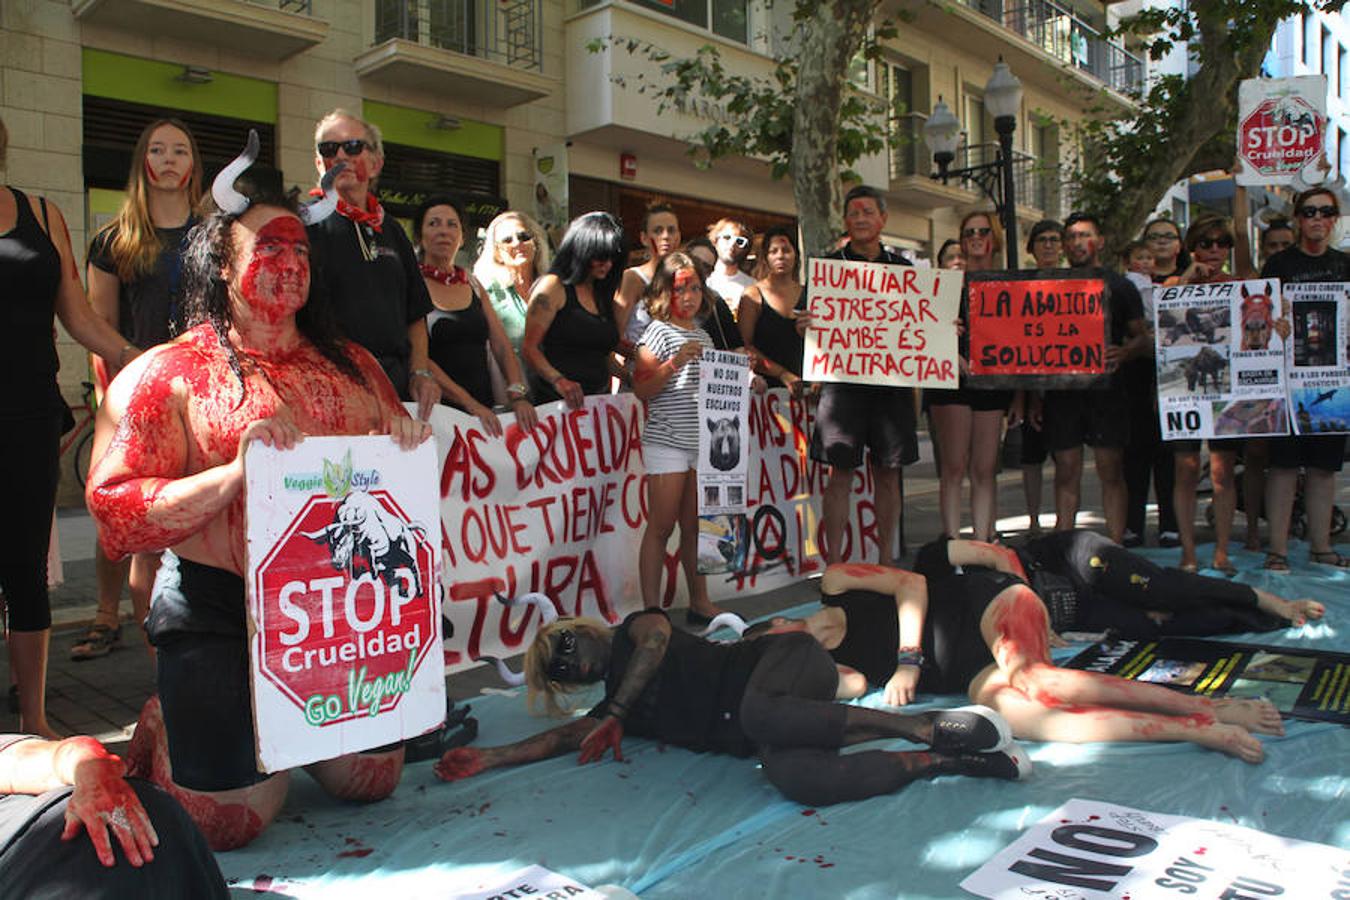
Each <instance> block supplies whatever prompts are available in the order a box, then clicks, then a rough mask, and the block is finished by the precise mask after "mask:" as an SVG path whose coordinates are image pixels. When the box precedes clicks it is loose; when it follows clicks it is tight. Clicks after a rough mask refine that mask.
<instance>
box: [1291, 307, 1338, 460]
mask: <svg viewBox="0 0 1350 900" xmlns="http://www.w3.org/2000/svg"><path fill="white" fill-rule="evenodd" d="M1284 299H1285V303H1286V304H1287V306H1288V310H1289V313H1288V317H1289V322H1290V328H1291V334H1290V336H1289V338H1290V339H1289V342H1288V345H1287V346H1286V348H1285V361H1286V365H1287V373H1288V378H1289V414H1290V418H1291V419H1292V420H1293V426H1294V433H1295V434H1345V433H1347V432H1350V345H1348V344H1347V342H1350V327H1347V326H1348V325H1350V322H1348V321H1347V320H1348V319H1350V285H1346V284H1343V283H1338V282H1331V283H1325V284H1288V285H1285V287H1284Z"/></svg>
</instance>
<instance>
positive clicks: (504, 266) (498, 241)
mask: <svg viewBox="0 0 1350 900" xmlns="http://www.w3.org/2000/svg"><path fill="white" fill-rule="evenodd" d="M549 261H550V260H549V251H548V239H547V238H546V237H545V236H544V230H543V228H541V227H540V226H539V223H538V222H536V221H535V220H534V219H531V218H530V217H529V216H527V215H525V214H524V213H522V212H515V211H511V210H508V211H507V212H504V213H502V214H501V215H499V216H497V218H495V219H493V220H492V221H491V222H489V223H488V227H487V235H486V236H485V238H484V240H483V250H482V252H480V253H479V254H478V260H477V262H475V263H474V264H473V274H474V277H475V278H477V279H478V283H479V284H481V285H482V286H483V289H484V290H486V291H487V294H488V299H490V300H491V301H492V308H493V309H494V310H495V311H496V313H497V318H498V319H499V320H500V321H501V323H502V329H503V330H504V331H505V332H506V339H507V340H508V341H510V342H511V349H512V350H514V351H515V352H516V353H517V354H519V353H520V342H521V341H522V340H523V339H524V338H525V311H526V308H527V307H528V305H529V304H528V301H529V297H530V289H531V288H533V287H534V283H535V282H536V281H537V280H538V279H539V277H540V276H541V275H543V274H544V273H545V272H547V271H548V266H549Z"/></svg>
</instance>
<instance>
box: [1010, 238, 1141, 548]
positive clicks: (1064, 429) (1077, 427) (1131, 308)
mask: <svg viewBox="0 0 1350 900" xmlns="http://www.w3.org/2000/svg"><path fill="white" fill-rule="evenodd" d="M1104 244H1105V241H1104V240H1103V239H1102V233H1101V224H1100V223H1099V222H1098V221H1097V219H1096V217H1094V216H1093V215H1091V214H1089V213H1083V212H1076V213H1073V214H1072V215H1070V216H1069V218H1068V219H1066V220H1065V222H1064V253H1065V256H1066V257H1067V258H1068V260H1069V265H1070V266H1072V267H1074V268H1075V269H1085V270H1087V271H1085V272H1082V273H1078V274H1083V275H1087V276H1091V277H1096V278H1101V279H1102V280H1103V281H1105V282H1106V289H1107V292H1108V296H1109V297H1110V315H1111V320H1110V321H1109V322H1108V323H1107V335H1106V340H1107V344H1106V369H1107V372H1108V373H1109V376H1108V377H1109V380H1108V382H1107V387H1106V388H1105V389H1104V390H1058V391H1046V392H1045V399H1044V403H1043V407H1042V409H1040V410H1038V409H1037V406H1036V404H1035V402H1034V401H1033V404H1032V408H1031V413H1030V415H1029V416H1028V418H1029V419H1030V420H1031V421H1032V424H1033V425H1034V424H1036V423H1037V422H1039V421H1042V419H1043V428H1044V431H1045V442H1046V445H1047V446H1048V447H1049V448H1050V452H1051V453H1052V454H1054V457H1055V513H1056V519H1055V530H1056V531H1068V530H1071V529H1073V528H1075V527H1077V525H1076V522H1077V518H1078V507H1079V500H1080V498H1081V495H1082V487H1083V484H1082V483H1083V445H1084V444H1086V445H1088V446H1090V447H1091V448H1092V452H1093V458H1094V460H1095V462H1096V465H1097V477H1098V479H1100V481H1101V485H1102V506H1103V508H1104V511H1105V513H1106V530H1107V533H1108V534H1109V535H1110V536H1111V540H1113V541H1115V542H1116V543H1120V542H1121V541H1122V540H1123V539H1124V536H1125V514H1126V508H1127V506H1128V488H1127V487H1126V484H1125V445H1126V443H1128V441H1129V437H1130V401H1129V392H1128V391H1127V389H1126V386H1125V381H1124V379H1123V376H1122V373H1121V366H1122V365H1123V364H1124V363H1126V362H1128V361H1129V360H1131V359H1136V358H1139V357H1141V356H1147V355H1149V354H1150V353H1151V347H1152V344H1151V343H1150V342H1149V336H1148V326H1147V324H1146V323H1145V322H1144V301H1143V299H1142V298H1140V296H1139V290H1138V288H1136V287H1135V286H1134V284H1132V283H1131V282H1130V281H1129V279H1127V278H1125V277H1124V276H1123V275H1118V274H1116V273H1115V272H1110V271H1107V270H1106V269H1104V268H1103V267H1102V264H1101V251H1102V247H1103V245H1104Z"/></svg>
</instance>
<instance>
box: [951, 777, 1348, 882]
mask: <svg viewBox="0 0 1350 900" xmlns="http://www.w3.org/2000/svg"><path fill="white" fill-rule="evenodd" d="M1221 808H1222V809H1227V807H1221ZM961 887H963V888H965V889H966V890H967V891H970V893H972V894H974V895H976V896H977V897H988V898H991V900H993V898H997V900H1004V898H1013V897H1016V898H1019V900H1029V898H1042V900H1101V898H1107V897H1114V898H1118V900H1127V898H1134V900H1144V898H1153V897H1182V896H1193V897H1223V898H1232V900H1243V898H1257V897H1301V898H1302V897H1344V896H1346V895H1347V892H1350V851H1347V850H1344V849H1341V848H1338V847H1332V846H1329V845H1326V844H1316V843H1313V842H1311V841H1300V840H1295V839H1294V838H1286V837H1280V836H1279V835H1277V834H1268V833H1266V832H1264V831H1257V830H1256V829H1254V828H1244V827H1243V826H1241V825H1237V824H1234V823H1230V822H1216V821H1212V820H1209V819H1194V818H1191V817H1189V816H1174V815H1166V814H1163V813H1155V812H1149V811H1147V810H1142V809H1134V808H1132V807H1129V806H1120V805H1117V804H1115V803H1105V802H1103V801H1101V800H1079V799H1072V800H1070V801H1068V802H1067V803H1065V804H1064V805H1063V806H1061V807H1059V808H1058V809H1056V810H1054V811H1053V812H1051V813H1050V814H1049V815H1047V816H1046V817H1045V818H1043V819H1041V820H1040V821H1039V822H1037V823H1036V824H1035V825H1033V826H1031V827H1030V828H1028V829H1027V830H1026V831H1025V832H1024V833H1023V834H1022V835H1021V836H1020V837H1019V838H1017V840H1015V841H1013V843H1012V844H1010V845H1008V846H1007V847H1005V848H1004V849H1003V850H1000V851H999V852H998V853H997V854H995V856H994V857H993V858H992V859H990V860H989V861H988V862H987V863H985V864H984V865H982V866H980V867H979V868H978V869H976V870H975V871H974V872H972V873H971V874H970V876H969V877H967V878H966V880H965V881H963V882H961Z"/></svg>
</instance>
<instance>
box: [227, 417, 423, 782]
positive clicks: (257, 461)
mask: <svg viewBox="0 0 1350 900" xmlns="http://www.w3.org/2000/svg"><path fill="white" fill-rule="evenodd" d="M244 469H245V473H246V481H247V487H246V491H247V497H246V509H245V516H246V519H247V531H248V579H247V580H248V591H249V597H248V624H249V665H250V668H251V670H252V686H253V711H254V720H255V723H256V739H257V751H258V765H259V769H260V771H263V772H276V771H280V770H282V769H288V768H293V767H295V766H299V765H305V764H307V763H311V762H316V761H319V760H324V759H332V758H334V757H337V756H341V755H343V754H345V753H353V752H358V751H362V750H369V749H371V748H373V747H379V746H382V745H384V744H389V743H393V742H395V741H400V740H404V739H406V738H411V737H416V736H417V735H419V734H422V733H424V732H426V731H429V730H430V729H432V728H435V727H436V726H437V725H439V724H440V723H441V722H442V721H443V720H444V717H445V678H444V675H445V667H444V663H443V661H442V657H441V588H440V571H439V570H440V565H439V562H440V549H439V540H438V538H439V513H438V503H437V500H438V498H437V496H436V492H435V491H429V490H427V485H429V484H435V483H436V476H437V456H436V447H435V445H434V444H433V443H432V442H430V441H428V442H426V443H424V444H422V445H421V446H420V447H418V448H417V449H416V450H412V451H404V450H401V449H399V447H398V446H397V445H396V444H395V443H394V441H393V440H392V439H391V438H390V437H388V436H387V435H380V436H370V437H309V438H306V439H305V440H304V441H303V442H302V443H300V444H299V445H297V446H296V447H294V448H292V449H291V450H286V451H278V450H275V449H273V448H271V447H267V446H264V445H262V444H260V443H258V442H254V443H253V444H250V445H249V448H248V450H247V451H246V453H245V457H244Z"/></svg>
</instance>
